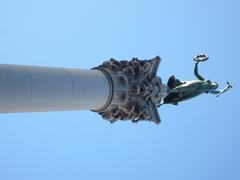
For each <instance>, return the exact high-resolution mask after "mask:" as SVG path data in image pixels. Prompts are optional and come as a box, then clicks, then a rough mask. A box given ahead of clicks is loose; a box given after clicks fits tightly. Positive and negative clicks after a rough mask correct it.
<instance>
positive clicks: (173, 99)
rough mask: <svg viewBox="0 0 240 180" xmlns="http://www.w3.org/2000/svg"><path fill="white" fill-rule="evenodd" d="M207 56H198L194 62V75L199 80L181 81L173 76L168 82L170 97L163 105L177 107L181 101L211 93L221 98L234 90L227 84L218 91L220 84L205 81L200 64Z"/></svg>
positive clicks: (165, 99)
mask: <svg viewBox="0 0 240 180" xmlns="http://www.w3.org/2000/svg"><path fill="white" fill-rule="evenodd" d="M208 58H209V57H208V56H207V55H206V54H201V55H196V56H195V57H194V58H193V60H194V61H196V63H195V68H194V74H195V76H196V77H197V80H192V81H180V80H178V79H176V78H175V77H174V76H171V77H170V78H169V80H168V83H167V85H168V95H167V96H166V97H165V98H164V102H163V104H174V105H177V104H178V103H179V102H181V101H185V100H188V99H191V98H194V97H196V96H198V95H201V94H203V93H211V94H215V95H217V96H216V97H219V96H220V95H221V94H223V93H225V92H226V91H228V90H229V89H230V88H232V85H231V84H230V83H229V82H227V85H226V87H225V88H224V89H222V90H217V88H218V84H217V83H216V82H211V81H210V80H207V79H204V78H203V77H202V76H201V75H199V73H198V64H199V63H200V62H204V61H206V60H208Z"/></svg>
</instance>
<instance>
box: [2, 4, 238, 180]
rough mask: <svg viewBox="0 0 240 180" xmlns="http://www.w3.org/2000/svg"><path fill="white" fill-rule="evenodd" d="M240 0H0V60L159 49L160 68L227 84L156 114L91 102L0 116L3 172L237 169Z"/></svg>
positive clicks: (76, 179)
mask: <svg viewBox="0 0 240 180" xmlns="http://www.w3.org/2000/svg"><path fill="white" fill-rule="evenodd" d="M239 8H240V3H239V1H237V0H220V1H217V0H212V1H210V0H201V1H195V0H181V1H177V0H168V1H161V0H158V1H157V0H145V1H143V0H121V1H110V0H102V1H97V0H88V1H81V0H79V1H77V0H34V1H33V0H32V1H31V0H21V1H18V0H7V1H4V0H0V63H8V64H29V65H44V66H60V67H79V68H83V69H90V68H92V67H94V66H96V65H99V64H101V63H102V62H103V61H105V60H108V59H110V58H111V57H114V58H116V59H131V58H132V57H138V58H140V59H147V58H153V57H155V56H156V55H160V56H161V58H162V62H161V65H160V69H159V72H158V75H159V76H161V77H162V79H163V81H164V82H166V81H167V79H168V78H169V77H170V76H171V75H172V74H174V75H176V77H177V78H179V79H182V80H188V79H193V78H194V76H193V67H194V63H193V61H192V57H193V56H194V55H195V54H197V53H205V52H207V53H208V54H209V56H210V59H209V61H208V62H205V63H203V64H200V72H201V74H202V75H203V76H204V77H206V78H209V79H211V80H215V81H217V82H219V84H220V86H221V87H223V86H225V82H226V81H231V82H232V84H233V86H234V89H232V90H231V91H230V92H228V93H226V94H224V95H223V96H221V97H220V98H218V99H217V98H216V97H215V96H211V95H203V96H201V97H197V98H196V99H193V100H191V101H188V102H184V103H180V104H179V105H178V106H172V105H166V106H162V107H161V108H160V109H159V112H160V115H161V118H162V123H161V124H160V125H155V124H153V123H149V122H141V123H138V124H132V123H131V122H117V123H115V124H110V123H108V122H106V121H104V120H102V119H101V117H100V116H98V115H97V114H96V113H93V112H90V111H79V112H50V113H19V114H2V115H0V179H1V180H43V179H45V180H48V179H49V180H52V179H57V180H80V179H104V180H113V179H114V180H123V179H129V180H132V179H143V180H146V179H152V180H155V179H156V180H159V179H164V180H171V179H183V180H186V179H194V180H198V179H199V180H203V179H209V180H210V179H211V180H212V179H218V180H226V179H228V180H238V179H239V178H240V169H239V167H240V119H239V107H240V102H239V101H240V98H239V90H240V89H239V84H240V80H239V73H238V72H239V65H240V63H239V51H240V46H239V42H240V35H239V32H240V11H239Z"/></svg>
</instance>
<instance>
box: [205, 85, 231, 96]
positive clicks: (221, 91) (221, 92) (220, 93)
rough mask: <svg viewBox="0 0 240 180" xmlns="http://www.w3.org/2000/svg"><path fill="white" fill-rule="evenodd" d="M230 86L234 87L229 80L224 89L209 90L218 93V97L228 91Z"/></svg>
mask: <svg viewBox="0 0 240 180" xmlns="http://www.w3.org/2000/svg"><path fill="white" fill-rule="evenodd" d="M230 88H232V85H231V84H230V83H229V82H227V85H226V86H225V88H223V89H222V90H211V91H209V93H211V94H217V97H219V96H220V95H222V94H223V93H225V92H227V91H228V90H229V89H230Z"/></svg>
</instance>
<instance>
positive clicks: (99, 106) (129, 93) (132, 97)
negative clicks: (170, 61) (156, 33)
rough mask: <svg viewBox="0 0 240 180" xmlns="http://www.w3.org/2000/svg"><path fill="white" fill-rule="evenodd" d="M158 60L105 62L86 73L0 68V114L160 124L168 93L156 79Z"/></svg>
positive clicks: (81, 71)
mask: <svg viewBox="0 0 240 180" xmlns="http://www.w3.org/2000/svg"><path fill="white" fill-rule="evenodd" d="M159 64H160V57H158V56H157V57H156V58H154V59H150V60H138V59H137V58H133V59H132V60H131V61H125V60H124V61H117V60H114V59H110V60H109V61H106V62H104V63H103V64H102V65H100V66H98V67H95V68H93V69H91V70H82V69H69V68H53V67H37V66H23V65H0V112H1V113H15V112H40V111H67V110H81V109H89V110H92V111H94V112H98V113H99V114H100V115H101V116H102V117H103V118H104V119H106V120H108V121H110V122H111V123H113V122H115V121H116V120H118V119H120V120H131V121H132V122H138V121H140V120H147V121H152V122H155V123H160V117H159V114H158V111H157V107H159V106H160V105H161V103H162V100H163V98H164V97H165V96H166V95H167V88H166V86H165V85H163V84H162V82H161V79H160V77H157V76H156V74H157V70H158V66H159Z"/></svg>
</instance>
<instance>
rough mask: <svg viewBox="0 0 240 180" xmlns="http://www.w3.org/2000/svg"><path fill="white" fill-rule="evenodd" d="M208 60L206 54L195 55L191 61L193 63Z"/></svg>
mask: <svg viewBox="0 0 240 180" xmlns="http://www.w3.org/2000/svg"><path fill="white" fill-rule="evenodd" d="M208 59H209V57H208V55H207V54H197V55H196V56H195V57H194V58H193V60H194V61H196V62H198V63H199V62H203V61H206V60H208Z"/></svg>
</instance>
